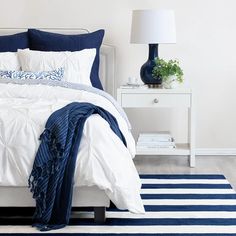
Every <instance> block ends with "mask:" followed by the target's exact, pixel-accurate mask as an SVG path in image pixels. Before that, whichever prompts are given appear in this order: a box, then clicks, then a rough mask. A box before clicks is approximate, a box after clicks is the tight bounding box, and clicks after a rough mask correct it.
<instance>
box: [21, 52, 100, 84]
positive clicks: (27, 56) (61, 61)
mask: <svg viewBox="0 0 236 236" xmlns="http://www.w3.org/2000/svg"><path fill="white" fill-rule="evenodd" d="M17 53H18V58H19V61H20V65H21V68H22V70H24V71H33V72H36V71H50V70H56V69H58V68H60V67H62V68H64V78H63V80H64V81H67V82H71V83H80V84H85V85H90V86H91V82H90V73H91V69H92V65H93V61H94V58H95V55H96V49H95V48H92V49H84V50H81V51H76V52H68V51H65V52H42V51H34V50H29V49H24V50H20V49H19V50H18V52H17Z"/></svg>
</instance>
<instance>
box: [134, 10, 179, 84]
mask: <svg viewBox="0 0 236 236" xmlns="http://www.w3.org/2000/svg"><path fill="white" fill-rule="evenodd" d="M130 42H131V43H136V44H149V55H148V60H147V61H146V62H145V63H144V64H143V66H142V67H141V69H140V76H141V79H142V81H143V82H144V83H145V84H147V85H149V86H150V87H153V86H154V87H156V86H157V87H158V86H160V85H161V83H162V79H161V78H157V79H154V78H153V76H152V70H153V67H154V66H155V62H154V59H155V58H156V57H157V58H158V45H159V44H162V43H163V44H164V43H165V44H168V43H176V32H175V15H174V11H173V10H134V11H133V14H132V26H131V37H130Z"/></svg>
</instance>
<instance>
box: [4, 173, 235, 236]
mask: <svg viewBox="0 0 236 236" xmlns="http://www.w3.org/2000/svg"><path fill="white" fill-rule="evenodd" d="M140 177H141V179H142V183H143V185H142V190H141V196H142V199H143V203H144V205H145V209H146V214H145V215H135V214H131V213H129V212H127V211H120V210H117V209H116V208H112V207H111V208H109V209H108V210H107V214H106V215H107V221H106V223H105V224H104V225H96V224H95V223H94V222H93V213H92V211H91V212H89V211H81V212H79V213H78V215H77V216H76V217H79V218H80V219H71V222H70V225H69V226H67V227H66V228H64V229H60V230H57V231H51V232H49V233H46V234H44V235H54V234H55V233H61V235H71V234H73V235H90V236H93V235H116V234H119V235H156V236H159V235H160V236H175V235H176V236H177V235H178V236H180V235H182V236H187V235H188V236H203V235H205V236H207V235H209V236H214V235H215V236H217V235H219V236H220V235H221V236H224V235H228V236H229V235H235V236H236V192H235V191H234V190H233V189H232V187H231V185H230V184H229V182H228V181H227V180H226V179H225V177H224V176H223V175H141V176H140ZM9 229H10V232H11V233H16V232H17V233H22V234H23V233H25V234H26V233H30V234H34V233H39V232H38V231H37V230H35V229H34V228H32V227H30V226H24V225H20V226H19V225H18V226H16V225H15V226H11V227H9V226H6V225H1V226H0V233H3V234H4V235H6V233H9Z"/></svg>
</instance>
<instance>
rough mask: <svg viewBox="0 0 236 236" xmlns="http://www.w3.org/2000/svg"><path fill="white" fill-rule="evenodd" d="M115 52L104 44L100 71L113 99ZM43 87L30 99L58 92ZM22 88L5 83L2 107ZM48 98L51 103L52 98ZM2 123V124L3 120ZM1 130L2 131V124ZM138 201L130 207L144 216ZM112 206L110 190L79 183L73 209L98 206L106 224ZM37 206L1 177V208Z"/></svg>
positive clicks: (99, 216) (6, 32)
mask: <svg viewBox="0 0 236 236" xmlns="http://www.w3.org/2000/svg"><path fill="white" fill-rule="evenodd" d="M25 30H26V29H0V35H10V34H14V33H18V32H22V31H25ZM42 30H45V31H48V32H55V33H61V34H70V35H71V34H82V33H87V31H86V30H83V29H82V30H81V29H42ZM114 53H115V50H114V47H112V46H109V45H105V44H103V45H102V46H101V50H100V70H99V73H100V79H101V82H102V85H103V88H104V90H105V91H106V92H107V93H109V94H110V95H112V96H115V87H116V86H115V79H114V71H115V66H114V65H115V62H114V60H115V55H114ZM4 86H5V87H4ZM8 86H12V87H11V89H10V90H9V91H10V92H6V91H5V90H7V89H8ZM24 86H26V85H24ZM40 86H41V87H43V86H44V85H35V86H34V85H32V87H33V90H35V91H34V92H32V94H31V95H29V96H34V94H33V93H36V92H41V90H43V91H42V93H43V92H44V93H45V90H47V89H48V94H49V93H51V91H52V93H53V90H54V89H55V87H50V88H48V87H47V88H46V89H44V87H43V88H42V89H41V90H40V88H39V87H40ZM45 86H47V85H45ZM21 87H22V86H21ZM21 87H20V85H18V84H13V85H7V84H4V85H2V86H0V92H1V89H2V91H5V95H2V96H3V97H1V95H0V101H1V98H2V104H3V103H4V102H3V101H4V99H5V97H4V96H8V94H9V93H11V91H14V90H15V91H16V92H15V93H20V91H19V90H20V89H21ZM60 89H61V91H60V92H61V93H62V94H63V93H64V90H65V94H67V90H68V88H66V87H64V88H60ZM27 91H28V90H27ZM22 93H24V90H23V89H22ZM29 93H30V92H29ZM74 93H75V94H76V93H77V91H75V92H74ZM79 93H80V92H78V98H79V97H81V95H79ZM89 93H90V92H89V91H85V92H83V96H84V94H89ZM0 94H1V93H0ZM2 94H4V92H2ZM45 94H46V93H45ZM14 96H15V95H14ZM27 96H28V95H27ZM45 96H47V95H45ZM65 96H69V95H65ZM70 96H72V95H70ZM96 96H99V99H101V100H104V97H103V96H101V95H96ZM72 97H73V96H72ZM88 97H89V96H88ZM75 98H77V97H76V96H75ZM75 98H74V97H73V98H70V99H71V101H73V99H75ZM48 99H49V100H50V96H49V98H48ZM94 99H95V100H96V98H92V99H91V101H93V100H94ZM99 99H98V100H99ZM8 101H9V100H8ZM96 101H97V100H96ZM0 104H1V102H0ZM98 104H99V103H98ZM2 107H4V106H2ZM0 109H1V107H0ZM0 112H1V111H0ZM0 121H1V117H0ZM94 122H95V121H94ZM122 122H123V121H122ZM0 128H1V122H0ZM1 132H2V130H1ZM127 132H128V131H127ZM128 136H129V134H128ZM131 137H132V136H129V137H128V139H130V140H128V141H129V142H130V147H131V149H132V148H133V154H131V153H129V154H127V155H130V156H132V155H134V150H135V147H134V142H133V140H132V138H131ZM125 152H126V151H125ZM131 152H132V151H131ZM0 158H1V159H0V164H2V165H4V155H3V156H1V157H0ZM130 159H131V158H130ZM123 163H124V161H123ZM128 163H129V164H128V166H129V165H130V166H131V167H127V169H126V170H129V169H128V168H133V166H132V165H133V164H132V162H131V161H129V162H128ZM3 168H5V166H1V167H0V172H1V171H4V169H3ZM132 171H133V170H132ZM132 171H130V172H131V173H132ZM134 172H135V171H134ZM123 174H124V176H122V175H123ZM123 174H122V173H120V175H121V176H120V178H124V177H127V176H128V177H129V178H136V176H135V175H136V173H132V175H133V176H132V175H131V174H130V175H129V174H128V175H127V176H125V173H123ZM2 179H3V177H2ZM10 182H11V181H10ZM10 182H9V183H10ZM5 183H8V182H7V181H5ZM121 183H122V181H121ZM135 184H136V188H137V186H139V185H140V186H141V184H140V183H139V182H138V180H137V181H136V183H135ZM140 186H139V187H140ZM126 187H127V186H126ZM131 189H132V186H131ZM127 193H129V191H127ZM127 198H128V196H127ZM134 198H136V199H131V200H132V201H134V202H133V203H130V205H131V204H133V206H132V207H131V206H130V208H132V209H131V211H133V212H136V213H140V212H142V211H143V209H142V206H141V200H140V199H139V198H138V196H135V197H134ZM135 201H136V202H137V204H136V206H135ZM127 204H128V203H127ZM109 205H110V197H108V194H107V190H106V189H102V188H101V186H100V187H98V186H96V185H93V184H91V183H90V184H89V183H88V184H87V186H86V184H85V185H83V186H80V185H79V184H75V187H74V191H73V201H72V206H73V207H94V211H95V221H97V222H104V221H105V208H106V207H109ZM118 205H119V204H118ZM124 205H125V204H120V208H121V209H122V208H123V209H124V208H125V207H124ZM33 206H35V201H34V200H33V199H32V194H31V193H30V191H29V189H28V186H27V184H25V185H24V184H22V183H21V184H19V185H18V184H17V181H15V182H14V181H12V183H10V184H4V181H3V180H2V181H1V177H0V207H33ZM118 207H119V206H118Z"/></svg>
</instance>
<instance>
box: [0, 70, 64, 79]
mask: <svg viewBox="0 0 236 236" xmlns="http://www.w3.org/2000/svg"><path fill="white" fill-rule="evenodd" d="M63 75H64V69H63V68H58V69H57V70H52V71H37V72H31V71H15V70H0V79H18V80H28V79H34V80H53V81H61V80H62V78H63Z"/></svg>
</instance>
